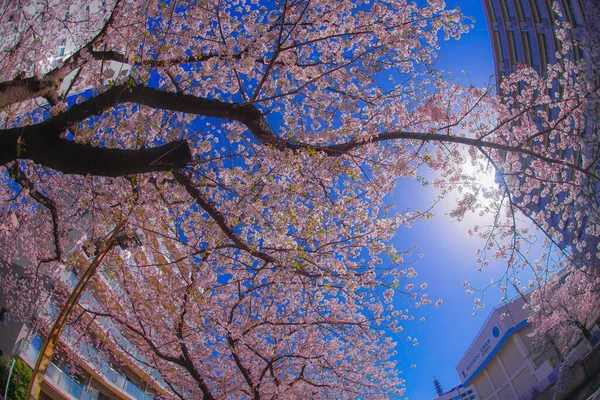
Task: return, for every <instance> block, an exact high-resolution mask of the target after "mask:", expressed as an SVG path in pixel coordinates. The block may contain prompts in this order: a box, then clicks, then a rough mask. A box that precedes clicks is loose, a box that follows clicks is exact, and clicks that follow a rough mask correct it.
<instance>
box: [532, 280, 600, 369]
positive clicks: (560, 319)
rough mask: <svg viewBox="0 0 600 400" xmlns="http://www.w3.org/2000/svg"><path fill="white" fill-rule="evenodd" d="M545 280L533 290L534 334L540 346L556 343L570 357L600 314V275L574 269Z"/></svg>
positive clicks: (560, 355) (562, 354)
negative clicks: (574, 347) (573, 349)
mask: <svg viewBox="0 0 600 400" xmlns="http://www.w3.org/2000/svg"><path fill="white" fill-rule="evenodd" d="M561 275H562V276H555V277H554V279H552V280H551V281H549V282H547V283H545V284H544V285H542V286H541V287H539V288H538V289H536V290H534V291H533V292H532V294H531V300H530V302H529V310H530V312H531V315H530V318H529V320H530V322H531V323H532V324H533V327H534V329H533V332H532V333H531V336H532V337H533V339H534V342H535V344H536V345H537V347H538V348H540V349H544V348H549V347H552V350H553V351H558V352H559V354H558V356H559V357H561V358H562V359H564V358H566V357H567V356H568V355H569V353H570V352H571V350H572V348H573V346H574V345H575V344H576V343H578V342H579V341H580V339H581V338H582V337H583V338H585V339H586V340H589V339H590V338H591V336H592V334H591V332H590V329H591V327H592V326H593V325H594V324H595V323H597V322H598V318H599V317H600V313H599V310H600V278H599V277H598V276H597V275H593V274H589V273H586V272H585V271H582V270H581V269H572V270H571V271H568V272H564V273H563V274H561Z"/></svg>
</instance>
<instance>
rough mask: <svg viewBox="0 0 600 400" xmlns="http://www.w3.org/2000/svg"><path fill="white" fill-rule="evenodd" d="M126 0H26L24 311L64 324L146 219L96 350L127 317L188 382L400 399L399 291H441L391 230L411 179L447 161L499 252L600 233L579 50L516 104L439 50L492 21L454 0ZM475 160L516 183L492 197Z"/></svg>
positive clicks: (14, 245) (22, 65)
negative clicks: (470, 168) (446, 70)
mask: <svg viewBox="0 0 600 400" xmlns="http://www.w3.org/2000/svg"><path fill="white" fill-rule="evenodd" d="M102 3H105V4H104V5H103V6H102V7H99V5H98V2H89V4H88V2H86V1H77V2H74V4H69V2H64V1H62V2H58V1H56V2H53V1H50V2H44V3H41V2H39V3H38V2H35V1H33V2H31V3H27V4H26V3H25V2H15V3H10V4H6V5H5V7H4V9H3V11H2V14H1V22H2V23H1V24H0V37H3V38H5V39H4V40H3V42H2V44H1V45H0V46H1V47H0V48H1V49H2V53H1V54H2V55H1V58H0V62H1V65H2V69H1V71H0V80H1V81H2V82H1V83H0V107H1V110H0V113H1V116H2V121H3V125H2V129H0V165H2V166H3V173H2V174H1V175H0V179H1V180H2V185H1V186H0V187H1V188H2V194H1V196H2V199H3V202H2V206H1V208H0V213H1V214H0V218H1V219H0V221H1V225H0V240H1V242H2V246H1V250H0V251H1V253H0V257H1V258H2V260H3V262H4V264H6V265H15V264H18V265H19V266H20V267H19V269H18V271H17V269H16V268H15V267H12V266H11V267H7V268H5V272H3V275H2V280H3V281H2V282H3V285H2V287H3V288H4V290H5V291H6V292H7V293H8V295H9V298H11V299H12V303H11V312H12V313H14V314H15V315H16V316H18V317H19V318H21V319H23V320H28V319H31V318H36V319H37V320H38V321H45V323H46V324H49V323H51V321H52V316H53V313H52V310H48V311H41V310H45V309H47V307H46V306H44V304H46V303H47V299H48V297H49V296H50V295H51V296H52V297H53V298H54V299H55V300H54V304H60V302H61V301H62V300H61V299H63V300H64V298H65V294H66V293H68V289H69V286H68V285H67V284H66V283H65V274H67V273H68V272H69V271H71V270H74V271H80V269H81V266H82V265H84V264H85V260H84V259H82V258H81V257H83V256H82V248H86V249H88V251H90V249H91V253H92V254H93V252H94V249H95V248H96V247H102V240H103V239H102V238H103V237H105V236H106V234H107V233H108V232H110V231H111V230H112V229H113V228H114V227H115V226H117V225H120V224H122V223H125V224H126V226H127V227H126V230H127V232H129V233H134V232H140V234H141V235H143V236H145V237H146V238H147V240H141V244H142V245H143V246H142V248H141V249H135V248H133V249H129V250H127V252H129V253H131V254H129V253H128V254H126V255H123V254H122V253H120V254H117V253H116V252H115V253H114V254H112V255H111V257H112V261H111V262H109V263H106V266H105V271H104V272H102V273H101V274H99V276H98V277H97V278H96V279H95V281H94V283H93V288H90V291H92V292H93V293H94V296H95V297H96V298H97V299H99V300H98V302H97V303H95V302H93V301H91V300H90V299H89V298H88V300H85V299H84V300H82V302H81V304H80V310H79V311H80V313H79V315H77V316H75V317H74V319H73V320H72V321H71V327H72V328H71V333H67V335H74V336H73V337H77V338H78V339H77V340H74V342H78V341H80V340H83V341H84V342H85V341H86V340H87V341H88V342H89V343H93V340H94V339H93V335H89V336H88V335H87V333H88V332H92V331H94V329H96V328H94V326H95V325H98V326H99V327H98V328H97V329H109V330H110V329H111V328H106V327H104V328H102V327H101V326H100V325H102V324H104V325H107V326H108V325H110V326H113V325H114V327H116V328H115V329H113V330H112V331H111V332H113V333H111V334H110V335H116V336H112V338H113V340H111V341H109V342H110V343H112V345H109V346H107V349H110V350H111V351H118V352H120V353H123V354H125V356H126V357H129V358H134V359H136V360H137V361H136V362H138V363H141V364H145V365H147V366H148V367H149V368H151V369H152V370H154V371H158V372H159V373H160V374H161V376H162V379H163V380H164V382H165V384H166V385H167V386H168V395H169V396H179V397H182V398H187V397H192V398H195V397H203V398H207V399H210V398H221V397H227V396H232V397H254V398H262V397H265V398H271V397H276V396H284V397H300V396H308V397H311V398H312V397H318V396H323V397H326V398H337V397H348V396H358V397H360V396H363V397H368V398H377V397H386V396H388V395H389V394H391V393H394V392H395V393H401V392H402V381H401V380H400V379H398V378H397V371H396V370H395V369H394V368H393V363H391V362H390V361H389V360H390V358H391V356H392V355H393V352H394V350H393V348H394V344H393V341H392V340H391V339H390V336H389V333H390V332H394V331H396V332H401V331H402V330H403V329H404V328H403V324H405V323H406V322H404V321H410V320H411V318H413V317H412V313H411V312H408V311H407V310H403V311H402V312H400V310H396V309H394V308H393V306H392V303H393V298H394V297H395V296H406V297H407V298H408V299H410V300H411V302H414V303H415V305H416V306H417V307H418V306H421V305H428V304H431V303H432V302H431V300H430V299H429V298H428V296H427V295H426V294H425V293H423V292H422V291H423V290H424V289H425V286H424V285H419V284H418V283H417V284H414V283H407V282H404V280H405V279H411V278H415V276H416V271H415V270H414V269H412V268H404V267H403V266H402V265H401V264H403V262H404V260H405V259H407V260H408V259H409V257H410V255H409V253H408V252H407V251H405V250H406V249H401V248H394V247H393V246H391V245H389V243H388V242H389V240H390V239H391V238H392V237H393V235H394V233H395V232H396V230H397V229H398V228H399V227H402V226H410V225H412V224H414V223H416V222H417V221H418V220H420V219H426V218H429V217H431V216H432V212H431V209H430V208H429V206H426V207H422V209H419V210H417V211H414V212H406V213H401V214H391V213H390V212H389V207H388V205H387V204H386V203H385V202H384V197H385V195H386V194H387V193H389V192H390V190H391V189H392V188H393V187H394V186H395V185H396V184H397V182H398V178H415V179H420V178H421V177H420V174H421V173H422V171H423V169H428V170H432V171H434V172H435V173H436V174H437V175H436V176H437V178H436V179H435V181H434V186H435V187H436V188H438V189H440V190H441V191H442V192H445V191H446V190H447V189H449V188H454V187H458V188H459V189H460V190H461V192H462V196H461V198H460V199H459V201H458V203H457V207H456V209H455V210H454V212H453V216H455V217H457V218H461V217H463V216H464V215H465V213H467V212H471V211H473V212H477V213H480V214H482V215H487V214H489V215H492V216H493V218H492V219H493V221H494V222H493V223H492V224H491V225H490V226H481V227H478V228H476V230H475V231H476V232H477V233H478V234H479V235H481V236H482V237H483V238H484V240H485V241H486V242H485V246H484V249H483V250H482V253H483V254H482V256H481V257H480V260H478V261H479V262H481V263H482V264H483V263H485V256H486V255H487V254H486V253H488V252H491V253H492V254H491V256H494V257H497V258H503V259H506V261H507V265H508V266H509V267H515V266H517V265H518V264H519V263H522V262H527V261H526V260H525V259H524V258H523V257H522V253H521V249H522V248H523V247H524V243H526V242H527V241H528V240H530V233H529V232H528V231H527V230H525V229H523V228H522V227H521V226H520V224H519V223H518V218H519V215H520V212H524V214H525V215H526V216H530V217H532V219H533V221H534V223H535V224H536V225H537V226H539V227H540V228H541V229H543V230H545V231H547V233H548V234H549V237H550V239H549V240H550V241H556V242H560V241H561V240H562V239H561V238H559V237H558V236H559V235H560V232H556V231H554V230H553V229H552V227H551V226H549V225H548V223H547V220H548V217H549V216H552V215H557V216H559V217H560V218H563V220H562V221H563V223H565V224H572V225H573V230H575V229H585V230H586V231H589V235H591V236H593V235H598V232H600V231H599V230H598V220H597V218H598V217H597V216H598V215H600V213H598V212H596V211H597V207H598V203H597V200H596V198H597V197H596V196H597V195H596V193H597V189H595V188H597V185H598V156H599V154H600V152H599V151H598V150H599V149H598V143H599V141H598V132H597V130H594V129H588V130H586V128H585V127H586V126H587V125H588V124H587V123H586V121H587V119H586V118H587V115H589V114H590V110H592V109H593V107H594V105H595V104H596V101H597V95H598V88H597V87H596V86H594V85H593V82H592V81H591V80H590V79H587V75H586V72H587V69H586V66H585V65H584V64H583V63H581V62H573V61H571V60H570V59H569V58H568V57H567V55H568V46H565V48H564V49H565V50H564V54H563V56H564V57H563V59H562V62H561V63H560V64H559V65H557V66H555V67H552V68H549V72H548V74H547V75H546V76H541V77H540V76H538V75H537V74H536V73H535V72H534V71H533V70H531V69H527V68H523V69H521V70H520V71H519V72H518V73H517V74H515V75H514V76H511V77H509V78H507V79H505V80H504V81H503V83H502V88H501V92H502V93H503V95H502V96H501V97H497V96H495V95H494V91H495V88H494V86H492V85H490V86H489V87H485V88H474V87H465V86H464V85H462V84H460V83H459V82H455V81H451V80H447V79H445V78H444V74H442V73H440V72H438V71H436V70H435V69H434V68H433V63H434V60H435V58H436V56H437V51H438V49H439V41H440V40H442V38H444V39H458V38H460V36H461V35H462V34H464V33H466V32H467V31H468V28H469V21H468V20H466V19H465V18H464V17H463V16H462V15H461V14H460V12H458V11H457V10H447V9H445V4H444V2H442V1H437V0H430V1H428V2H427V3H426V4H421V5H418V4H414V3H410V2H405V1H399V2H380V1H364V2H355V1H354V2H345V1H343V2H340V1H318V2H317V1H276V2H272V3H269V4H267V5H263V4H260V3H261V2H256V1H250V0H249V1H244V0H239V1H228V2H221V1H201V2H191V1H173V2H162V1H151V2H135V1H127V0H117V1H107V2H102ZM63 40H64V41H63ZM60 49H71V50H69V51H67V50H64V52H65V53H64V54H61V52H63V50H60ZM555 84H556V85H559V86H560V87H561V88H562V90H561V91H558V92H557V94H556V95H555V96H554V97H550V96H549V95H548V90H547V89H548V87H549V85H550V86H551V85H555ZM549 109H551V110H553V113H552V114H550V113H549V112H548V110H549ZM465 163H471V164H473V165H474V166H475V169H476V170H477V171H482V170H484V169H485V168H486V167H487V166H489V165H492V166H493V167H494V168H496V169H497V170H498V171H499V177H500V179H501V180H502V185H500V187H498V188H494V189H482V188H481V187H480V185H479V184H478V183H477V181H476V180H474V179H473V178H472V177H470V176H468V175H467V174H466V173H465V172H464V168H463V166H464V164H465ZM482 198H486V200H485V201H481V199H482ZM541 199H544V200H545V201H546V202H547V205H546V206H545V208H544V209H543V210H539V209H534V208H532V207H531V204H538V203H539V202H540V201H541ZM577 213H579V214H577ZM586 218H587V219H586ZM153 237H159V238H160V240H159V239H156V241H153V240H154V239H152V238H153ZM82 238H84V239H82ZM161 243H162V245H161ZM169 243H170V244H169ZM169 246H171V247H170V249H169ZM173 246H175V247H176V249H175V248H174V247H173ZM587 248H588V247H587V245H582V249H587ZM594 251H597V250H595V249H591V250H589V251H586V255H585V257H584V258H585V259H594V257H596V256H597V254H595V253H594ZM524 260H525V261H524ZM76 274H77V272H76ZM102 274H104V275H105V276H104V275H102ZM103 276H104V277H103ZM107 279H108V280H111V281H112V283H110V282H108V283H106V282H105V283H103V281H102V280H104V281H106V280H107ZM439 304H441V302H439V301H438V302H436V305H439ZM42 329H43V328H42ZM117 331H118V332H117ZM123 332H124V333H123ZM123 334H124V335H126V336H127V339H128V342H129V343H130V344H131V346H133V347H132V348H135V351H133V350H131V348H129V347H127V346H124V347H123V348H119V346H120V345H119V343H121V341H120V339H119V336H118V335H123ZM110 335H109V337H111V336H110ZM65 342H68V340H67V339H65ZM106 351H107V352H108V350H106ZM72 354H73V357H76V351H75V350H73V351H72ZM140 354H141V355H142V356H140ZM182 373H183V374H182Z"/></svg>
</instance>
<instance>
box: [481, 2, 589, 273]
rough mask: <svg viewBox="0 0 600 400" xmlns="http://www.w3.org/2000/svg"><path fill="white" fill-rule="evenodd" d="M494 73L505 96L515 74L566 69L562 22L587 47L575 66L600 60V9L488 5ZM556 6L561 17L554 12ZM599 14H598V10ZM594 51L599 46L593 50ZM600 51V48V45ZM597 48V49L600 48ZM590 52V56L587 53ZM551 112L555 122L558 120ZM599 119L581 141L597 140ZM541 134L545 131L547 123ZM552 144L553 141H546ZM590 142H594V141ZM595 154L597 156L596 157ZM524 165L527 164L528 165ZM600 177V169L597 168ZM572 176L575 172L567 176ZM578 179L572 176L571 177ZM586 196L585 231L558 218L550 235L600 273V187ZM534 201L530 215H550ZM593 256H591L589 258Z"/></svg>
mask: <svg viewBox="0 0 600 400" xmlns="http://www.w3.org/2000/svg"><path fill="white" fill-rule="evenodd" d="M483 5H484V10H485V15H486V20H487V25H488V30H489V34H490V41H491V44H492V54H493V58H494V68H495V74H496V80H497V83H498V86H497V87H498V93H500V83H501V82H502V81H503V79H504V77H505V76H507V75H508V74H511V73H513V72H515V71H516V70H517V69H518V68H519V66H520V65H527V66H530V67H533V68H534V69H535V70H536V71H537V72H538V73H539V74H540V75H541V76H544V75H545V74H546V72H547V69H548V65H552V64H556V63H557V62H558V63H560V60H559V59H557V57H556V54H557V53H558V52H560V48H561V44H560V41H559V40H558V39H557V38H556V35H555V28H556V26H557V23H558V22H567V23H568V24H569V26H570V29H568V30H567V34H568V38H569V39H571V40H576V41H578V40H583V42H582V43H580V44H581V45H576V46H573V48H572V50H571V51H570V52H569V53H568V54H567V57H569V58H570V59H571V60H573V61H579V60H581V59H586V60H590V59H593V60H597V58H598V55H597V50H598V49H592V50H594V51H591V50H590V48H589V46H588V45H589V43H590V37H594V35H593V33H590V32H591V30H593V29H594V28H593V24H594V23H593V22H592V18H591V17H590V16H592V15H594V18H597V17H595V15H596V14H598V13H599V12H600V6H599V5H598V4H595V2H594V1H587V0H558V1H556V2H554V1H553V0H483ZM554 5H556V7H557V11H558V13H557V12H555V11H554V9H553V6H554ZM592 9H593V10H592ZM592 45H593V46H594V44H592ZM596 45H597V44H596ZM596 47H597V46H596ZM584 49H585V51H584ZM588 64H589V71H588V73H589V74H590V76H591V77H592V78H593V79H595V80H596V81H598V74H597V70H596V68H597V67H594V65H597V64H595V63H592V62H590V63H588ZM559 91H560V88H559V87H558V83H557V82H554V83H553V85H552V87H550V88H549V94H550V96H551V97H553V96H554V95H555V94H556V93H558V92H559ZM554 112H556V110H549V111H548V113H549V120H550V121H551V120H553V119H555V118H556V115H553V113H554ZM597 123H598V121H597V116H595V117H591V118H588V119H587V121H586V124H585V128H584V129H582V130H581V132H580V133H579V135H581V136H582V137H589V138H593V137H597V129H598V126H597ZM539 128H540V129H543V128H542V126H541V123H540V125H539ZM546 140H548V139H547V138H546ZM588 141H589V140H588ZM597 147H598V146H597V144H592V145H591V146H590V147H589V149H587V150H583V151H582V154H578V155H577V152H575V153H576V155H577V156H576V157H575V159H579V160H581V159H582V157H583V158H588V159H589V158H591V159H594V158H595V157H596V154H595V153H597V152H598V151H599V149H598V148H597ZM592 153H594V154H592ZM523 162H527V161H525V160H523ZM596 170H598V171H600V165H597V166H596ZM565 172H566V173H567V174H566V175H568V176H569V175H570V173H571V171H565ZM570 176H572V175H570ZM585 186H586V188H585V189H583V192H582V194H583V195H585V196H586V197H588V198H589V199H590V200H589V202H588V203H589V205H588V207H587V209H585V210H583V209H582V210H579V209H577V210H572V214H575V213H576V212H578V211H581V212H582V213H583V214H584V215H585V217H584V223H583V225H580V226H577V224H576V221H575V219H574V217H570V218H569V219H565V218H564V215H558V214H556V213H554V214H552V215H551V216H548V215H546V216H545V220H546V223H547V226H548V229H547V232H548V233H549V234H550V235H552V236H553V237H554V238H555V241H556V243H557V244H558V245H559V246H560V247H561V248H565V247H570V248H571V252H572V254H573V256H574V259H575V260H576V262H578V263H580V264H582V265H596V266H597V267H600V262H598V260H597V259H600V256H599V255H600V233H599V232H594V230H597V227H598V224H599V223H600V221H599V220H598V217H597V216H596V214H599V213H600V211H599V210H600V196H599V195H598V193H600V182H595V181H594V182H588V184H586V185H585ZM530 195H531V197H532V198H536V199H539V201H538V202H537V203H536V204H533V203H531V202H529V203H526V204H522V206H523V208H524V209H526V210H527V211H528V212H529V213H530V214H532V215H535V214H539V213H541V212H544V210H545V207H546V205H547V204H548V201H549V199H548V196H547V195H541V193H530ZM565 197H567V193H555V200H556V201H558V202H562V201H563V200H564V199H565ZM517 200H519V199H517ZM588 254H589V255H591V256H588Z"/></svg>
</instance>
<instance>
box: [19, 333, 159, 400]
mask: <svg viewBox="0 0 600 400" xmlns="http://www.w3.org/2000/svg"><path fill="white" fill-rule="evenodd" d="M42 343H43V342H42V340H41V339H40V338H39V337H38V336H34V338H33V340H32V341H31V343H30V344H29V346H26V348H25V349H24V350H23V351H22V352H21V354H20V355H21V358H22V359H23V360H24V361H25V362H26V363H28V364H29V365H30V366H34V365H35V362H36V360H37V357H38V355H39V353H40V349H41V347H42ZM86 347H87V348H85V349H80V351H79V354H80V355H81V356H84V359H85V360H86V361H87V363H88V364H89V367H91V368H92V369H93V370H94V371H95V375H97V377H96V380H98V381H99V382H100V383H101V384H102V385H104V386H106V387H108V388H109V389H113V390H114V389H116V390H118V391H119V392H120V393H121V395H120V397H121V398H126V399H133V400H152V397H151V396H150V395H149V394H147V393H145V392H144V390H143V389H142V388H140V387H139V386H137V385H136V384H135V383H133V382H132V381H131V380H129V379H128V378H127V377H126V376H125V375H123V374H121V373H119V372H117V371H115V370H114V369H113V368H112V367H111V366H110V365H109V363H108V362H106V361H105V360H100V361H97V360H96V359H97V357H96V354H93V353H96V351H95V350H94V349H92V348H89V347H88V346H86ZM86 356H87V357H86ZM95 360H96V361H95ZM98 378H100V379H98ZM45 380H46V381H47V382H48V383H49V384H51V385H52V386H54V387H55V388H56V389H57V390H60V391H61V392H62V393H66V394H68V395H69V398H73V399H76V400H97V397H95V396H93V395H92V394H91V393H90V392H88V391H87V390H86V388H85V387H84V386H83V385H82V384H80V383H79V382H77V381H75V380H74V379H73V378H71V377H69V376H68V375H67V374H66V373H65V372H63V371H62V370H61V369H60V368H59V367H57V366H56V365H55V364H54V363H50V365H49V366H48V369H47V370H46V376H45Z"/></svg>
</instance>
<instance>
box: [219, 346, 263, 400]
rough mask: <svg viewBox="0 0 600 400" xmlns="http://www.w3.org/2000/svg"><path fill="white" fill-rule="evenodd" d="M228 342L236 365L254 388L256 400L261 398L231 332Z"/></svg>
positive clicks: (251, 387) (253, 392) (251, 388)
mask: <svg viewBox="0 0 600 400" xmlns="http://www.w3.org/2000/svg"><path fill="white" fill-rule="evenodd" d="M227 344H228V345H229V350H230V351H231V356H232V357H233V361H235V365H236V366H237V367H238V369H239V370H240V372H241V373H242V375H243V377H244V379H245V380H246V383H247V384H248V386H249V387H250V390H252V394H253V396H254V400H260V392H259V391H258V388H257V387H255V386H254V382H252V376H250V371H248V368H246V367H245V366H244V364H243V363H242V360H241V359H240V357H239V356H238V354H237V352H236V351H235V341H234V340H233V338H232V337H231V335H229V334H228V335H227Z"/></svg>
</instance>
